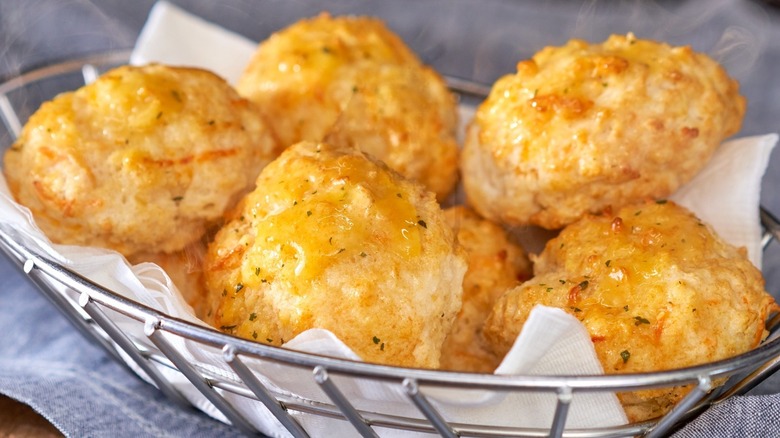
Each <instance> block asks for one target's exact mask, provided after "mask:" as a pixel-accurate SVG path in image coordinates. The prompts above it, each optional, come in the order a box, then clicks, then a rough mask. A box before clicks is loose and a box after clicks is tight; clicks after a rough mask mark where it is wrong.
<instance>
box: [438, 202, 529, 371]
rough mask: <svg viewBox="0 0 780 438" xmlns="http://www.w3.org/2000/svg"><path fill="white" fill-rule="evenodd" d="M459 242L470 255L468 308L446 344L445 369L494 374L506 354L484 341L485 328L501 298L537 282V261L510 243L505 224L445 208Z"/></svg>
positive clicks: (461, 209)
mask: <svg viewBox="0 0 780 438" xmlns="http://www.w3.org/2000/svg"><path fill="white" fill-rule="evenodd" d="M444 216H445V218H446V219H447V222H448V223H449V224H450V226H451V227H452V228H453V230H454V231H455V234H456V236H457V239H458V243H460V244H461V246H463V248H464V249H465V250H466V254H467V256H468V258H467V260H468V270H467V271H466V276H465V277H464V278H463V306H462V307H461V310H460V312H458V316H457V317H456V318H455V324H454V325H453V327H452V331H451V332H450V334H449V335H448V336H447V339H446V340H445V341H444V347H443V348H442V353H441V368H443V369H446V370H454V371H472V372H482V373H492V372H493V371H494V370H495V369H496V367H498V365H499V364H500V363H501V359H502V358H503V356H499V355H497V354H495V353H494V352H493V351H491V350H490V349H489V348H488V347H487V346H486V345H485V341H484V340H483V339H482V326H483V325H484V323H485V319H486V318H487V317H488V315H489V314H490V311H491V309H492V308H493V305H494V304H495V302H496V300H497V299H498V297H499V296H501V295H502V294H503V293H504V292H506V291H507V290H509V289H511V288H513V287H514V286H517V285H518V284H519V283H520V282H522V281H525V280H527V279H529V278H531V262H530V261H529V260H528V256H527V255H526V254H525V252H524V251H523V249H522V248H520V247H519V246H517V245H515V244H514V243H512V242H510V241H509V240H508V239H507V234H506V232H505V231H504V229H502V228H501V227H500V226H498V225H496V224H495V223H493V222H490V221H488V220H486V219H483V218H481V217H480V216H479V215H477V214H476V213H474V212H473V211H472V210H470V209H469V208H466V207H463V206H457V207H452V208H448V209H447V210H444Z"/></svg>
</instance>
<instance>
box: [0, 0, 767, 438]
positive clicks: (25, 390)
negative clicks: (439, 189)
mask: <svg viewBox="0 0 780 438" xmlns="http://www.w3.org/2000/svg"><path fill="white" fill-rule="evenodd" d="M172 3H175V4H178V5H179V6H181V7H183V8H185V9H187V10H189V11H191V12H193V13H195V14H197V15H200V16H202V17H204V18H206V19H208V20H210V21H213V22H216V23H219V24H222V25H224V26H225V27H228V28H230V29H232V30H234V31H237V32H239V33H241V34H243V35H245V36H247V37H249V38H252V39H254V40H258V41H259V40H261V39H263V38H265V37H266V36H268V35H269V34H270V33H271V32H272V31H273V30H275V29H278V28H280V27H282V26H284V25H287V24H289V23H292V22H293V21H295V20H297V19H298V18H299V17H301V16H307V15H313V14H316V13H317V12H319V11H321V10H329V11H331V12H332V13H334V14H339V13H347V12H349V13H356V14H371V15H376V16H379V17H381V18H383V19H384V20H386V21H387V23H388V25H389V26H390V27H391V28H392V29H394V30H395V31H396V32H398V33H399V34H400V35H401V36H402V37H403V38H404V40H405V41H406V42H407V43H408V44H409V45H410V46H411V47H412V48H413V49H414V50H416V51H417V52H418V53H419V54H420V55H421V57H422V58H423V59H424V61H426V62H427V63H430V64H432V65H433V66H434V67H436V68H437V69H438V70H440V71H441V72H443V73H444V74H447V75H453V76H459V77H463V78H469V79H472V80H475V81H479V82H484V83H491V82H492V81H493V80H495V79H496V78H497V77H499V76H500V75H502V74H505V73H508V72H511V71H513V70H514V65H515V64H516V62H517V61H518V60H520V59H522V58H525V57H528V56H530V55H531V54H533V53H534V52H535V51H537V50H539V49H540V48H541V47H543V46H545V45H558V44H562V43H564V42H565V41H566V40H568V39H570V38H572V37H579V38H585V39H589V40H592V41H600V40H603V39H605V38H606V37H607V36H608V35H609V34H611V33H625V32H629V31H632V32H634V33H636V34H637V36H639V37H641V38H656V39H661V40H665V41H668V42H670V43H672V44H690V45H692V46H693V47H694V49H696V50H699V51H704V52H707V53H710V54H711V55H712V56H714V57H715V58H716V59H718V60H719V61H720V62H721V63H723V64H724V65H725V66H726V68H727V69H728V70H729V72H730V73H731V74H732V75H733V76H735V77H736V78H737V79H739V81H740V82H741V86H742V92H743V94H744V95H745V96H746V97H747V98H748V102H749V104H748V113H747V117H746V119H745V123H744V126H743V130H742V132H741V135H751V134H764V133H768V132H776V131H779V130H780V10H779V9H777V8H776V7H772V6H768V4H767V3H763V2H760V1H750V0H684V1H667V0H656V1H638V0H634V1H631V0H624V1H597V0H591V1H561V0H550V1H520V0H512V1H510V0H482V1H478V0H423V1H416V0H392V1H383V2H379V1H300V0H276V1H273V0H266V1H250V0H227V1H221V2H218V3H217V2H212V1H207V0H191V1H185V0H173V1H172ZM152 4H153V0H132V1H128V0H102V1H97V0H95V1H87V0H0V79H3V78H8V77H11V76H13V75H15V74H18V73H19V72H23V71H26V70H29V69H31V68H34V67H37V66H41V65H44V64H48V63H51V62H54V61H57V60H64V59H68V58H72V57H76V56H79V55H84V54H89V53H96V52H102V51H106V50H112V49H123V48H129V47H132V45H133V44H134V42H135V38H136V37H137V35H138V32H139V31H140V29H141V26H142V25H143V23H144V21H145V20H146V16H147V13H148V11H149V9H150V8H151V6H152ZM778 182H780V156H779V154H778V153H775V154H774V155H773V158H772V160H771V162H770V167H769V171H768V173H767V175H766V177H765V178H764V184H763V192H762V204H763V205H764V206H765V207H767V208H768V209H769V210H770V211H772V212H774V213H775V214H780V190H778ZM764 274H765V276H766V279H767V289H768V290H769V291H770V292H772V293H774V294H775V295H776V296H778V295H780V294H779V293H780V245H777V244H774V245H772V246H771V247H770V248H769V249H768V250H767V252H766V253H765V260H764ZM0 309H1V310H0V393H4V394H7V395H9V396H11V397H13V398H16V399H18V400H20V401H22V402H25V403H28V404H30V405H32V406H33V407H34V408H35V409H36V410H37V411H39V412H41V413H42V414H43V415H44V416H45V417H46V418H48V419H49V420H50V421H51V422H52V423H53V424H54V425H55V426H57V427H58V428H59V429H60V430H61V431H63V433H65V434H66V435H68V436H78V437H82V436H84V437H86V436H171V437H180V436H181V437H185V436H216V435H219V436H231V435H234V434H236V432H235V431H234V430H232V429H231V428H230V427H228V426H225V425H223V424H221V423H217V422H215V421H213V420H210V419H209V418H207V417H205V416H204V415H202V414H200V413H198V412H195V411H194V410H182V409H179V408H176V407H173V406H172V405H171V404H169V403H168V402H166V401H165V400H164V399H163V398H162V396H161V395H159V394H158V393H157V391H155V390H154V389H153V388H152V387H150V386H149V385H146V384H145V383H143V382H141V381H140V380H139V379H137V378H135V376H134V375H132V374H131V373H129V372H128V371H127V370H126V369H125V368H124V367H122V366H120V365H118V364H116V363H114V362H113V361H112V360H111V359H109V358H108V357H107V356H106V355H105V354H104V353H103V352H102V351H100V350H98V348H97V347H94V346H93V345H91V344H89V343H88V342H87V341H85V340H84V339H82V338H81V337H80V335H79V334H78V333H77V332H76V331H75V330H73V329H72V328H71V327H70V325H68V323H67V322H66V321H65V320H64V318H63V317H61V316H60V315H59V313H58V311H57V310H56V309H55V308H54V307H53V306H52V305H51V304H50V303H49V302H48V301H46V300H45V299H44V298H42V296H41V295H40V294H39V293H38V292H37V291H35V290H34V288H33V287H32V286H31V285H30V284H29V283H28V282H27V281H26V280H25V278H24V276H23V275H21V274H20V273H19V272H18V271H17V270H16V268H15V267H14V266H13V265H11V263H10V262H9V261H8V260H6V259H5V258H3V257H0ZM778 392H780V376H776V377H775V378H770V379H768V380H767V381H766V382H765V383H764V384H762V385H761V386H759V387H758V388H756V389H755V390H753V391H752V393H751V396H747V397H738V398H734V399H732V400H729V401H728V402H727V403H724V404H723V405H720V406H718V407H716V408H713V409H711V410H710V411H708V412H706V413H705V414H704V415H702V416H701V417H700V418H699V419H697V420H696V421H694V422H693V423H691V424H690V425H688V426H687V427H686V428H685V429H683V430H682V431H680V432H679V435H680V436H684V437H703V436H707V437H709V436H767V437H768V436H780V408H778V406H780V395H777V393H778ZM314 432H315V433H316V431H314ZM321 433H323V432H321ZM323 434H324V435H326V434H325V433H323Z"/></svg>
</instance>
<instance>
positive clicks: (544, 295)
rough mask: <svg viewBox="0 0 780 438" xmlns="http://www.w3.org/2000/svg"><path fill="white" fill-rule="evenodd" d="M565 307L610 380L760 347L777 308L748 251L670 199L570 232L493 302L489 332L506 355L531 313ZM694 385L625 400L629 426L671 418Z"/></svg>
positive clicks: (498, 350)
mask: <svg viewBox="0 0 780 438" xmlns="http://www.w3.org/2000/svg"><path fill="white" fill-rule="evenodd" d="M537 304H541V305H546V306H552V307H558V308H561V309H563V310H564V311H566V312H568V313H570V314H571V315H573V316H575V317H576V318H578V319H579V320H580V321H582V323H583V324H584V325H585V327H586V328H587V329H588V331H589V332H590V335H591V339H592V341H593V345H594V347H595V349H596V353H597V355H598V357H599V360H600V361H601V363H602V365H603V367H604V372H605V373H607V374H622V373H632V372H651V371H660V370H669V369H675V368H682V367H687V366H693V365H698V364H704V363H708V362H713V361H716V360H720V359H726V358H729V357H733V356H735V355H738V354H741V353H744V352H746V351H748V350H751V349H752V348H754V347H756V346H757V345H758V344H759V342H760V341H761V340H762V339H763V338H764V337H765V336H766V334H767V331H766V328H765V321H766V319H767V316H768V314H769V312H771V311H775V310H777V304H775V302H774V300H773V298H772V297H771V296H770V295H769V294H768V293H766V292H765V291H764V280H763V277H762V276H761V272H760V271H759V270H758V269H757V268H756V267H755V266H753V264H752V263H751V262H750V261H749V260H748V259H747V257H746V255H745V253H744V249H739V248H735V247H733V246H731V245H729V244H727V243H725V242H724V241H723V240H721V239H720V238H719V237H718V236H717V235H716V234H715V232H714V231H713V230H712V229H711V228H710V227H709V226H708V225H706V224H704V223H702V222H701V221H700V220H699V219H698V218H696V217H695V216H694V215H693V214H692V213H690V212H689V211H687V210H685V209H684V208H682V207H680V206H677V205H676V204H673V203H672V202H663V201H661V202H645V203H637V204H633V205H631V206H627V207H624V208H623V209H621V210H619V211H617V212H615V213H614V214H604V215H601V216H588V217H586V218H584V219H582V220H580V221H578V222H575V223H574V224H572V225H569V226H568V227H566V228H564V229H563V230H562V231H561V233H560V235H559V236H558V237H556V238H554V239H552V240H551V241H549V242H548V243H547V245H546V247H545V249H544V251H543V252H542V253H541V254H540V255H539V256H538V257H536V258H535V259H534V277H533V278H532V279H530V280H528V281H527V282H525V283H523V284H522V285H521V286H518V287H517V288H515V289H513V290H511V291H509V292H507V293H506V294H505V295H504V296H502V297H501V298H500V299H499V300H498V302H497V303H496V305H495V307H494V308H493V311H492V313H491V315H490V317H489V318H488V320H487V322H486V324H485V328H484V333H485V338H486V339H487V340H488V341H489V343H490V345H491V347H492V348H493V349H494V351H495V352H496V353H498V354H504V353H506V352H507V351H508V350H509V348H510V347H511V345H512V343H513V342H514V340H515V338H516V337H517V335H518V333H519V332H520V330H521V328H522V326H523V324H524V322H525V320H526V318H527V317H528V314H529V312H530V311H531V309H532V308H533V307H534V306H535V305H537ZM689 390H690V387H681V388H676V389H673V390H671V391H670V390H669V389H668V388H667V389H658V390H645V391H637V392H631V393H622V394H618V397H619V398H620V400H621V402H622V403H623V405H624V407H625V409H626V413H627V414H628V416H629V418H630V419H631V420H632V421H640V420H645V419H649V418H654V417H656V416H658V415H661V414H664V413H666V412H667V411H668V410H669V409H671V407H672V406H673V405H674V403H676V402H677V401H679V400H680V399H681V398H682V397H683V396H684V395H685V394H686V393H687V392H688V391H689Z"/></svg>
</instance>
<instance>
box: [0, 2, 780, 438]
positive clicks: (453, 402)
mask: <svg viewBox="0 0 780 438" xmlns="http://www.w3.org/2000/svg"><path fill="white" fill-rule="evenodd" d="M255 47H256V43H255V42H253V41H249V40H247V39H245V38H243V37H241V36H239V35H236V34H233V33H231V32H229V31H227V30H225V29H222V28H220V27H218V26H215V25H213V24H211V23H208V22H206V21H204V20H202V19H200V18H198V17H194V16H192V15H190V14H188V13H186V12H184V11H182V10H180V9H178V8H176V7H175V6H173V5H171V4H169V3H166V2H158V3H157V4H156V5H155V6H154V8H153V10H152V12H151V14H150V17H149V20H148V21H147V23H146V26H145V27H144V29H143V31H142V33H141V35H140V37H139V39H138V42H137V46H136V48H135V50H134V52H133V55H132V58H131V62H132V63H134V64H143V63H148V62H161V63H167V64H175V65H189V66H197V67H201V68H207V69H211V70H213V71H215V72H216V73H218V74H220V75H221V76H223V77H225V78H226V79H227V80H229V81H231V82H233V83H235V80H236V79H237V78H238V77H239V75H240V73H241V69H242V68H243V66H244V65H245V63H246V62H247V61H248V57H249V56H250V55H251V54H252V53H253V51H254V49H255ZM466 110H468V108H466ZM776 142H777V136H776V135H766V136H759V137H750V138H742V139H738V140H734V141H730V142H727V143H725V144H724V145H723V146H722V147H721V148H720V149H719V150H718V152H717V153H716V155H715V157H714V158H713V160H712V161H711V162H710V163H709V165H708V166H707V168H706V169H705V170H704V171H703V172H701V174H700V175H698V176H697V177H696V178H695V179H694V181H692V182H691V183H689V184H688V185H687V186H685V187H684V188H683V189H681V190H680V191H679V192H678V193H677V194H675V196H674V197H673V199H674V200H676V201H677V202H679V203H681V204H683V205H685V206H687V207H688V208H691V209H692V210H693V211H695V212H696V213H697V214H698V215H699V216H700V217H701V218H702V219H703V220H705V221H707V222H709V223H711V224H713V226H714V227H715V228H716V230H717V231H718V233H719V234H720V235H721V236H722V237H723V238H725V239H726V240H727V241H729V242H731V243H732V244H735V245H739V246H744V247H746V248H747V249H748V253H749V256H750V258H751V260H752V261H753V262H754V263H755V264H756V265H757V266H760V263H761V247H760V227H759V219H758V202H759V195H760V181H761V178H762V176H763V173H764V171H765V169H766V165H767V162H768V158H769V154H770V153H771V151H772V148H773V147H774V145H775V143H776ZM0 218H2V219H0V222H2V223H6V224H9V225H11V226H12V227H13V228H14V229H15V230H16V233H17V234H18V235H19V237H20V239H24V241H25V242H27V244H29V245H30V246H32V247H34V248H37V249H39V250H40V251H42V252H44V253H45V254H48V255H50V256H52V257H54V258H55V259H56V260H58V261H60V262H62V263H63V264H65V265H67V266H69V267H71V268H72V269H74V270H75V271H76V272H79V273H81V274H83V275H86V276H88V277H90V278H92V279H94V280H95V281H96V282H97V283H99V284H101V285H103V286H105V287H107V288H109V289H111V290H114V291H116V292H117V293H119V294H122V295H124V296H126V297H128V298H131V299H133V300H136V301H138V302H141V303H143V304H145V305H147V306H150V307H153V308H155V309H158V310H160V311H162V312H165V313H167V314H170V315H172V316H176V317H179V318H182V319H185V320H187V321H191V322H193V323H196V324H203V323H202V322H201V321H199V320H198V319H197V318H196V317H195V316H194V315H193V313H192V310H191V309H190V307H189V306H188V305H187V304H186V303H185V302H184V301H183V299H182V298H181V297H180V295H179V294H178V292H177V291H176V289H175V287H174V286H173V284H172V282H171V281H170V279H169V278H168V277H167V275H166V274H165V273H164V272H163V271H162V270H161V269H160V268H158V267H156V266H155V265H151V264H141V265H137V266H130V265H128V264H127V262H126V261H125V260H124V259H123V258H122V257H121V256H119V255H117V254H115V253H113V252H111V251H105V250H100V249H94V248H78V247H72V246H63V245H53V244H51V243H50V242H49V241H48V240H47V239H46V238H45V237H44V236H43V235H42V234H41V233H40V231H39V230H38V229H37V227H36V226H35V225H34V223H33V221H32V218H31V215H30V214H29V212H28V211H27V210H26V209H25V208H23V207H21V206H19V205H17V204H16V203H15V202H14V201H13V198H12V196H11V195H10V194H9V192H8V189H7V186H6V185H5V181H4V180H2V178H0ZM121 326H122V327H123V328H126V329H127V331H128V332H129V333H130V334H131V335H135V336H136V338H137V339H143V334H142V333H138V331H139V330H138V327H131V326H130V325H127V324H124V323H123V324H122V325H121ZM170 340H171V342H172V343H173V344H174V346H175V347H176V348H177V349H178V350H179V351H180V352H181V353H182V354H184V356H185V357H186V358H187V359H189V360H191V361H193V362H197V363H198V364H199V365H200V366H202V367H203V368H205V369H209V370H211V372H213V373H215V374H218V375H222V376H224V377H225V378H226V379H235V376H234V375H233V374H232V372H231V371H230V370H229V368H228V367H227V366H226V365H225V364H224V362H223V361H222V356H221V352H219V351H217V350H213V349H209V348H205V347H202V346H199V345H196V344H194V343H192V342H190V341H184V340H181V339H177V338H174V337H171V338H170ZM285 347H286V348H293V349H297V350H302V351H308V352H313V353H318V354H327V355H331V356H336V357H343V358H348V359H357V356H356V355H355V354H354V353H353V352H352V351H351V350H349V348H348V347H346V345H344V344H343V343H342V342H341V341H339V340H338V339H336V338H335V336H333V334H332V333H330V332H327V331H324V330H309V331H307V332H304V333H302V334H301V335H299V336H298V337H296V338H295V339H293V340H291V341H289V342H288V343H287V344H286V345H285ZM130 365H131V366H132V364H130ZM250 365H252V366H253V369H255V370H262V372H258V377H259V378H260V379H261V380H262V381H263V382H264V383H267V384H268V385H269V386H270V387H272V388H276V389H277V390H278V391H279V392H281V393H283V394H286V395H287V396H289V397H292V398H299V399H300V400H301V402H302V403H306V402H307V401H306V400H305V398H310V399H312V400H320V401H326V400H325V399H324V398H323V397H324V396H323V395H322V392H321V390H319V388H318V387H317V386H316V385H315V384H314V381H313V379H312V378H311V373H310V372H308V371H306V372H303V373H302V374H301V372H298V371H297V370H292V369H289V368H287V367H283V366H280V365H278V364H274V363H271V362H264V361H262V360H257V361H250ZM136 371H137V372H138V373H139V375H141V376H143V373H142V372H140V371H139V370H136ZM165 372H166V375H167V376H168V377H170V378H171V380H172V381H173V382H174V384H175V385H176V386H177V387H178V388H179V389H180V390H181V391H182V392H183V393H184V395H185V396H186V397H187V398H188V399H189V400H190V401H191V402H192V403H193V404H194V405H195V406H197V407H198V408H199V409H201V410H203V411H204V412H206V413H208V414H209V415H211V416H213V417H215V418H218V419H221V420H223V421H224V420H225V419H224V417H223V416H222V414H221V413H220V412H219V411H217V410H216V409H215V408H214V407H213V406H212V405H211V404H210V403H209V402H208V401H207V400H205V398H204V397H203V396H202V395H201V394H200V393H199V392H197V391H196V390H195V389H194V388H193V387H192V386H191V385H190V384H189V382H187V381H186V380H185V379H184V378H183V377H182V376H180V375H178V374H177V373H174V372H170V371H165ZM496 372H497V373H499V374H526V375H586V374H600V373H601V372H602V370H601V366H600V364H599V363H598V360H597V359H596V356H595V352H594V351H593V347H592V344H591V342H590V337H589V336H588V334H587V331H586V330H585V329H584V327H583V326H582V325H581V324H580V323H579V321H577V320H576V319H575V318H573V317H571V316H569V315H568V314H566V313H565V312H562V311H560V310H557V309H550V308H544V307H537V308H536V309H534V312H533V313H532V316H531V318H530V319H529V321H528V322H527V323H526V325H525V327H524V328H523V331H522V333H521V334H520V336H519V337H518V339H517V341H516V343H515V345H514V347H513V348H512V350H511V351H510V353H509V354H508V355H507V357H506V359H505V360H504V362H503V363H502V364H501V366H500V367H499V369H498V370H497V371H496ZM337 381H338V382H339V383H341V384H342V385H343V386H342V390H343V391H345V393H346V395H347V398H348V399H349V400H350V401H352V402H354V403H355V404H356V405H357V406H358V407H359V408H364V409H368V410H373V409H378V410H381V412H384V413H388V414H395V415H405V416H415V417H420V414H419V412H417V410H416V409H415V408H414V407H412V406H410V405H409V404H408V402H405V401H406V400H407V398H406V396H405V395H404V394H403V393H401V391H400V389H399V388H397V387H390V386H387V385H385V384H380V383H369V382H365V381H347V380H337ZM422 391H423V392H424V393H426V394H427V395H429V396H430V397H431V399H432V402H433V403H434V405H436V407H437V408H439V409H440V410H441V411H442V413H443V415H444V416H445V418H446V419H448V420H453V421H457V422H468V423H474V424H493V425H507V426H528V427H549V425H550V424H551V421H552V413H553V410H554V409H553V407H554V403H555V397H554V395H553V394H543V393H514V394H509V395H495V394H489V393H486V392H482V391H471V390H469V391H464V390H453V389H443V388H431V387H424V388H422ZM227 397H228V398H229V399H230V400H231V402H233V403H234V404H235V406H236V407H237V409H238V410H239V411H241V412H242V413H244V414H246V415H247V416H248V418H249V419H250V421H251V422H252V423H254V425H255V426H256V427H258V429H259V430H261V431H263V432H264V433H266V434H269V435H271V436H286V435H287V433H286V431H285V430H284V429H283V428H282V426H281V425H280V424H279V423H278V422H277V421H276V420H275V418H273V417H272V416H271V415H270V413H269V412H268V411H267V410H266V409H265V408H264V407H263V406H262V405H260V403H257V402H252V401H250V400H248V399H246V398H244V397H241V396H237V395H232V394H228V395H227ZM296 415H298V417H299V420H300V421H301V423H302V424H303V425H304V427H306V428H307V429H308V430H328V431H329V433H330V432H333V433H334V434H335V433H343V434H349V433H354V432H353V431H352V430H351V428H350V427H349V426H348V424H347V423H346V422H343V421H338V420H333V419H329V418H324V417H316V416H312V415H305V414H296ZM625 422H626V418H625V415H624V413H623V411H622V408H621V407H620V404H619V403H618V401H617V398H616V397H615V396H614V394H610V393H594V394H575V398H574V401H573V403H572V405H571V409H570V413H569V417H568V419H567V427H592V426H609V425H618V424H623V423H625ZM381 432H382V434H383V435H393V434H396V433H401V432H397V431H389V430H382V431H381Z"/></svg>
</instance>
